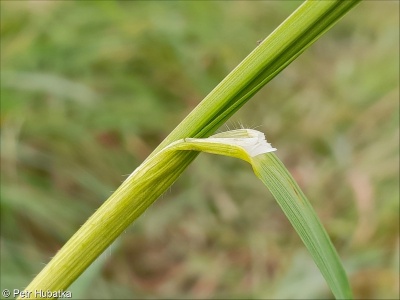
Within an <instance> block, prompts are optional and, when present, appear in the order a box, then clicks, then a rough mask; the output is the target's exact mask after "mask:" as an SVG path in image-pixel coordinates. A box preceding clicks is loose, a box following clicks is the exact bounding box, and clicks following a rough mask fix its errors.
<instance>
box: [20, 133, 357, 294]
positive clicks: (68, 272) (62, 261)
mask: <svg viewBox="0 0 400 300" xmlns="http://www.w3.org/2000/svg"><path fill="white" fill-rule="evenodd" d="M182 150H183V151H203V152H209V153H214V154H219V155H225V156H231V157H236V158H239V159H242V160H245V161H247V162H249V163H250V164H251V165H252V167H253V169H254V172H255V173H256V175H257V176H258V177H259V178H260V179H261V180H262V181H263V182H264V184H265V185H266V186H267V187H268V188H269V189H270V190H271V192H272V194H273V195H274V196H275V198H276V200H277V201H278V203H279V205H280V206H281V208H282V209H283V211H284V213H285V214H286V216H287V217H288V218H289V220H290V222H291V223H292V225H293V227H294V228H295V229H296V231H297V232H298V234H299V235H300V237H301V239H302V240H303V242H304V243H305V245H306V247H307V248H308V250H309V251H310V253H311V255H312V257H313V258H314V261H315V262H316V264H317V266H318V267H319V268H320V270H321V272H322V274H323V276H324V277H325V279H326V281H327V283H328V285H329V286H330V288H331V290H332V292H333V294H334V295H335V297H337V298H343V299H350V298H351V290H350V287H349V284H348V281H347V277H346V274H345V272H344V270H343V267H342V265H341V263H340V260H339V258H338V255H337V253H336V251H335V249H334V247H333V245H332V243H331V241H330V239H329V237H328V235H327V234H326V232H325V230H324V229H323V227H322V225H321V223H320V221H319V219H318V217H317V216H316V214H315V212H314V210H313V209H312V207H311V205H310V204H309V202H308V200H307V198H306V197H305V196H304V194H303V193H302V192H301V190H300V188H299V187H298V185H297V184H296V183H295V182H294V180H293V178H292V177H291V176H290V174H289V173H288V171H287V170H286V168H285V167H284V166H283V164H282V163H281V162H280V160H279V159H278V158H277V157H276V156H275V155H274V154H273V153H269V152H273V151H275V150H276V149H275V148H272V147H271V145H270V144H268V143H267V141H266V140H265V138H264V135H263V134H262V133H261V132H258V131H256V130H250V129H239V130H234V131H228V132H225V133H220V134H216V135H214V136H211V137H209V138H205V139H197V138H187V139H181V140H178V141H176V142H174V143H172V144H170V145H169V146H167V147H166V148H164V149H163V150H162V151H160V152H159V153H157V155H155V156H153V158H151V159H149V160H147V161H145V162H144V163H143V164H142V165H141V166H140V167H138V168H137V169H136V170H135V171H134V172H133V173H132V174H131V175H130V176H129V177H128V178H127V180H126V181H125V182H124V183H123V184H122V185H121V187H120V188H119V189H118V190H117V191H116V192H115V193H114V194H113V195H112V196H111V198H110V199H108V200H107V201H106V202H105V203H104V204H103V205H102V206H101V207H100V209H99V210H97V211H96V212H95V213H94V214H93V216H92V217H91V218H90V219H89V220H88V221H87V222H86V223H85V224H84V225H83V226H82V227H81V228H80V229H79V230H78V232H77V233H76V234H75V235H74V236H73V237H72V238H71V239H70V240H69V241H68V242H67V243H66V244H65V246H64V247H63V248H62V249H61V250H60V252H58V253H57V255H56V256H55V257H54V258H53V260H51V261H50V263H49V264H48V265H47V266H46V267H45V268H44V269H43V270H42V272H41V273H40V274H39V275H38V276H37V277H36V278H35V279H34V280H33V281H32V283H31V284H30V285H29V286H28V287H27V288H26V290H27V291H32V292H34V291H35V290H44V291H45V290H51V291H57V290H65V289H66V288H67V287H68V286H69V285H70V284H71V283H72V282H73V281H74V280H75V279H76V278H77V277H78V276H79V275H80V274H81V273H82V272H83V270H85V269H86V267H87V266H89V265H90V264H91V263H92V262H93V260H94V259H96V257H97V256H98V254H99V253H101V252H102V251H103V250H104V249H105V248H106V247H107V246H108V245H109V244H110V243H111V242H112V241H113V240H114V239H115V238H117V237H118V236H119V235H120V234H121V233H122V232H123V231H124V230H125V228H126V227H127V226H128V225H129V224H130V223H131V222H132V221H133V220H134V219H136V218H137V217H138V216H139V215H140V214H142V213H143V211H144V210H145V209H146V208H147V207H148V206H149V205H150V204H151V203H150V202H151V201H150V200H149V199H155V198H156V197H158V194H159V193H160V191H163V190H165V188H166V187H168V186H170V185H171V184H172V181H173V180H174V176H173V174H174V172H175V171H176V168H177V166H179V160H178V161H177V155H176V152H180V151H182ZM132 187H133V188H132Z"/></svg>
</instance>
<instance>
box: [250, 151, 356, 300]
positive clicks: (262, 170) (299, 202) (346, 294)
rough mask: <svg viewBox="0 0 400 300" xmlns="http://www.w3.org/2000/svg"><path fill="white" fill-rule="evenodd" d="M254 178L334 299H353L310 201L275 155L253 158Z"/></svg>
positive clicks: (335, 255)
mask: <svg viewBox="0 0 400 300" xmlns="http://www.w3.org/2000/svg"><path fill="white" fill-rule="evenodd" d="M252 166H253V169H254V172H255V173H256V175H257V176H258V177H259V178H260V179H261V181H262V182H263V183H264V184H265V185H266V186H267V187H268V189H269V190H270V191H271V193H272V195H273V196H274V197H275V199H276V201H277V202H278V204H279V206H280V207H281V208H282V210H283V212H284V213H285V215H286V216H287V218H288V219H289V221H290V223H291V224H292V225H293V227H294V228H295V230H296V231H297V233H298V234H299V236H300V238H301V239H302V240H303V242H304V244H305V246H306V247H307V249H308V251H309V252H310V254H311V256H312V258H313V259H314V261H315V263H316V265H317V266H318V268H319V269H320V271H321V273H322V275H323V276H324V277H325V280H326V282H327V283H328V285H329V287H330V288H331V290H332V293H333V294H334V295H335V297H336V298H337V299H352V293H351V289H350V285H349V282H348V279H347V276H346V273H345V271H344V269H343V266H342V264H341V262H340V259H339V257H338V254H337V252H336V250H335V248H334V246H333V245H332V242H331V240H330V239H329V236H328V234H327V233H326V231H325V229H324V228H323V226H322V224H321V221H320V220H319V218H318V216H317V215H316V213H315V211H314V209H313V208H312V206H311V204H310V202H309V201H308V200H307V198H306V196H305V195H304V194H303V192H302V191H301V189H300V187H299V186H298V185H297V183H296V182H295V180H294V179H293V177H292V176H291V175H290V173H289V172H288V170H287V169H286V168H285V166H284V165H283V163H282V162H281V161H280V160H279V158H278V157H277V156H276V155H275V154H274V153H267V154H263V155H259V156H257V157H254V158H253V160H252Z"/></svg>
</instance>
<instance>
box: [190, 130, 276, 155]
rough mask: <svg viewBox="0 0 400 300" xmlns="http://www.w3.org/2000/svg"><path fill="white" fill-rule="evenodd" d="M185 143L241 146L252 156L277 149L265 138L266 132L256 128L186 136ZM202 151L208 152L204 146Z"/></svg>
mask: <svg viewBox="0 0 400 300" xmlns="http://www.w3.org/2000/svg"><path fill="white" fill-rule="evenodd" d="M184 142H185V143H189V144H197V145H199V146H200V145H202V144H203V145H206V144H208V145H210V144H214V145H220V146H221V147H227V148H230V146H231V147H232V148H241V149H242V150H243V151H244V152H246V154H247V155H248V156H250V157H255V156H257V155H260V154H264V153H268V152H273V151H276V148H273V147H272V146H271V144H270V143H268V142H267V140H266V139H265V135H264V133H262V132H260V131H257V130H254V129H237V130H230V131H226V132H221V133H218V134H215V135H212V136H210V137H208V138H204V139H196V138H186V139H184ZM202 151H206V152H207V148H206V147H204V148H203V149H202ZM226 155H228V156H229V154H226Z"/></svg>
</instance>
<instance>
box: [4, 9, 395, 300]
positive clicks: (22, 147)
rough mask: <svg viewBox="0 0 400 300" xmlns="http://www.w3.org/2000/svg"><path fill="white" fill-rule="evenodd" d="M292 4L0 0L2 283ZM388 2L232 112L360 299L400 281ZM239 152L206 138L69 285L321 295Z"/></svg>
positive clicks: (98, 293) (21, 276)
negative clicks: (320, 227)
mask: <svg viewBox="0 0 400 300" xmlns="http://www.w3.org/2000/svg"><path fill="white" fill-rule="evenodd" d="M299 4H300V2H296V1H293V2H291V1H290V2H289V1H265V2H261V1H257V2H241V1H235V2H125V1H119V2H117V1H114V2H111V1H99V2H94V1H90V2H85V1H82V2H70V1H29V2H12V1H2V2H1V29H0V30H1V175H2V176H1V281H0V283H1V288H2V289H3V288H9V289H14V288H23V287H25V286H26V285H27V284H28V283H29V281H30V280H31V279H32V278H33V277H34V275H35V274H37V273H38V272H39V271H40V270H41V268H42V267H43V263H46V262H48V261H49V259H50V257H51V256H53V255H54V254H55V253H56V251H57V250H58V249H59V248H60V247H61V246H62V245H63V244H64V243H65V242H66V241H67V240H68V238H69V237H70V236H71V235H72V234H73V233H74V232H75V231H76V230H77V229H78V228H79V226H81V225H82V224H83V223H84V222H85V220H86V219H87V218H88V217H89V216H90V215H91V214H92V213H93V212H94V211H95V210H96V208H98V207H99V206H100V205H101V203H102V202H103V201H104V200H105V199H106V198H107V197H108V196H109V195H110V194H111V192H112V191H113V190H115V189H116V187H117V186H118V185H119V184H120V183H121V182H122V181H123V179H124V178H125V177H126V176H127V175H128V174H129V173H130V172H132V171H133V170H134V169H135V168H136V166H138V165H139V164H140V163H141V162H142V161H143V160H144V159H145V158H146V157H147V155H148V154H150V152H151V151H152V149H154V148H155V147H156V146H157V145H158V143H159V142H160V141H161V140H162V139H163V138H164V137H165V136H166V135H167V134H168V133H169V132H170V131H171V130H172V129H173V128H174V127H175V126H176V125H177V123H179V121H180V120H181V119H182V118H184V116H185V115H186V114H187V113H188V112H189V111H190V110H191V109H192V108H193V107H194V106H195V105H196V104H197V103H198V102H199V101H201V99H202V98H203V97H204V96H205V95H206V94H207V93H208V92H209V91H210V90H211V89H212V88H213V87H214V86H215V85H216V84H218V82H219V81H220V80H221V79H222V78H223V77H224V76H225V75H226V74H227V73H228V72H229V71H230V70H231V69H232V68H234V67H235V66H236V64H238V63H239V62H240V61H241V60H242V59H243V58H244V56H245V55H247V54H248V53H249V52H250V51H251V50H252V49H253V48H254V47H256V46H257V40H260V39H262V38H264V37H265V36H267V35H268V34H269V33H270V32H271V31H272V30H273V29H274V28H275V27H276V26H277V25H279V23H280V22H281V21H283V19H284V18H285V17H287V16H288V15H289V14H290V13H291V12H292V11H293V10H294V9H295V8H296V7H297V6H298V5H299ZM398 9H399V3H398V2H397V1H390V2H389V1H388V2H383V3H382V2H378V1H376V2H372V1H367V2H364V3H362V4H360V5H359V6H358V7H357V8H355V9H354V10H353V11H351V12H350V13H349V14H348V15H347V16H346V17H345V18H344V19H343V20H342V21H341V22H339V23H338V24H337V25H336V26H335V27H334V28H333V29H332V30H331V31H329V32H328V33H327V34H326V35H325V36H324V37H323V38H322V39H321V40H320V41H318V42H317V43H316V44H315V45H314V46H312V48H311V49H309V50H308V51H307V52H306V53H304V54H303V55H302V56H300V57H299V58H298V59H297V60H296V61H295V62H294V63H292V65H290V66H289V67H288V68H287V69H286V70H285V71H283V72H282V73H281V74H280V75H279V76H278V77H277V78H275V79H274V80H273V81H272V82H271V83H269V84H268V85H267V86H266V87H265V88H264V89H263V90H262V91H261V92H259V93H258V94H257V95H256V96H255V97H254V99H252V100H250V102H249V103H248V104H246V105H245V106H244V107H243V108H242V109H241V110H240V111H239V112H238V113H237V114H236V115H235V116H234V117H233V118H232V121H231V122H229V123H228V124H227V126H229V127H230V128H232V127H239V126H240V124H243V125H245V126H249V127H256V126H259V127H258V129H259V130H261V131H264V132H266V135H267V138H268V140H269V141H270V142H271V143H272V145H273V146H275V147H277V148H278V152H277V154H278V155H279V157H280V158H281V159H282V160H283V161H284V162H285V164H286V166H287V167H288V168H289V169H290V171H291V172H292V174H293V175H294V177H295V178H296V180H297V181H298V182H299V183H300V185H301V186H302V188H303V189H304V191H305V193H306V194H307V196H308V198H309V199H310V200H311V202H312V204H313V206H314V208H315V209H316V211H317V212H318V214H319V216H320V217H321V219H322V221H323V223H324V225H325V227H326V229H327V231H328V232H329V234H330V236H331V238H332V240H333V242H334V244H335V246H336V247H337V249H338V251H339V253H340V255H341V257H342V259H343V262H344V265H345V267H346V268H347V270H348V273H349V277H350V280H351V283H352V287H353V289H354V293H355V296H356V297H358V298H364V299H365V298H397V297H399V277H398V269H399V259H398V257H399V247H398V245H399V238H398V236H399V229H398V224H399V102H398V100H399V85H398V82H399V29H398V28H399V27H398V25H399V15H398ZM222 130H223V129H222ZM249 168H250V167H249V166H248V165H246V164H245V163H243V162H240V161H237V160H234V159H229V158H223V157H216V156H212V155H207V154H201V155H200V156H199V157H198V158H197V159H196V161H195V162H194V163H193V164H192V165H191V166H190V167H189V169H188V170H187V171H186V172H185V175H184V176H182V177H181V178H180V179H179V180H178V181H177V182H176V184H175V185H174V186H173V187H172V188H171V190H170V191H169V192H168V193H166V194H165V195H164V196H163V197H162V198H161V199H159V200H158V201H157V202H156V203H155V205H153V206H152V207H151V208H150V209H149V210H148V211H147V212H146V213H145V214H144V215H143V216H142V217H141V218H139V220H138V221H137V222H136V223H135V224H134V225H133V226H131V227H130V228H129V230H127V231H126V233H125V234H123V235H122V236H121V237H120V238H119V239H118V241H117V242H116V243H114V245H113V246H112V247H110V249H109V250H107V251H106V252H105V253H104V255H102V256H101V257H100V258H99V259H98V260H97V261H96V262H95V264H93V265H92V266H91V267H90V268H89V269H88V270H87V272H85V273H84V275H83V276H82V277H81V278H80V279H78V281H77V282H76V283H75V284H74V285H73V286H71V291H72V292H73V295H74V297H75V298H110V299H113V298H143V297H169V298H171V297H174V298H179V297H184V298H209V297H213V298H218V297H219V298H221V297H225V298H230V297H236V298H238V297H244V298H319V299H320V298H324V297H325V298H326V297H329V296H330V293H329V291H328V288H327V287H326V284H325V283H324V280H323V278H322V276H321V275H320V273H319V271H318V269H317V268H316V267H315V265H314V263H313V262H312V260H311V258H310V257H309V255H308V253H306V251H305V248H304V246H303V244H302V243H301V241H300V239H299V237H298V236H297V234H296V233H295V232H294V230H293V229H292V228H291V226H290V224H289V222H288V221H287V220H286V218H285V216H284V215H283V213H282V212H281V211H280V209H279V207H278V205H277V204H276V203H275V201H274V200H273V198H272V196H270V195H269V193H268V192H267V191H266V189H265V187H263V185H262V184H261V183H259V182H258V180H256V179H255V178H254V175H253V173H252V172H251V170H250V169H249Z"/></svg>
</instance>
